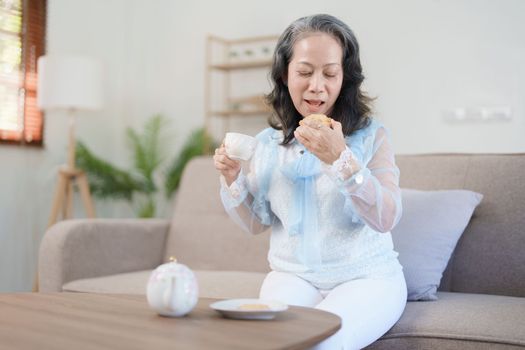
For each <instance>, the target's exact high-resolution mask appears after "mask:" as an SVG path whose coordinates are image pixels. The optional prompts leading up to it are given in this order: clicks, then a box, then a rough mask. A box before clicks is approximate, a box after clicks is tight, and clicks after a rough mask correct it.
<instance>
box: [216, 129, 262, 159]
mask: <svg viewBox="0 0 525 350" xmlns="http://www.w3.org/2000/svg"><path fill="white" fill-rule="evenodd" d="M256 145H257V139H256V138H255V137H253V136H249V135H245V134H239V133H237V132H228V133H226V137H225V138H224V147H226V153H227V154H228V157H230V158H231V159H235V160H249V159H250V158H251V157H252V155H253V152H254V151H255V146H256Z"/></svg>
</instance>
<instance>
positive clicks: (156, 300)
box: [147, 258, 199, 317]
mask: <svg viewBox="0 0 525 350" xmlns="http://www.w3.org/2000/svg"><path fill="white" fill-rule="evenodd" d="M147 299H148V304H149V306H150V307H151V308H152V309H153V310H155V311H156V312H157V313H159V314H160V315H162V316H170V317H179V316H184V315H186V314H187V313H188V312H190V311H191V310H192V309H193V308H194V307H195V305H196V304H197V301H198V299H199V287H198V285H197V279H196V278H195V275H194V274H193V271H191V270H190V269H189V268H188V267H187V266H186V265H183V264H179V263H177V260H176V259H175V258H170V262H169V263H166V264H162V265H160V266H159V267H157V268H156V269H155V270H153V272H152V273H151V275H150V277H149V280H148V287H147Z"/></svg>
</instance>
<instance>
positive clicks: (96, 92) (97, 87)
mask: <svg viewBox="0 0 525 350" xmlns="http://www.w3.org/2000/svg"><path fill="white" fill-rule="evenodd" d="M37 103H38V107H39V108H41V109H46V110H48V109H78V110H97V109H100V108H101V107H102V67H101V64H100V63H99V62H98V61H96V60H94V59H92V58H89V57H83V56H70V55H67V56H65V55H64V56H63V55H46V56H41V57H39V58H38V101H37Z"/></svg>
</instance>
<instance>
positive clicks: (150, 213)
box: [138, 197, 155, 218]
mask: <svg viewBox="0 0 525 350" xmlns="http://www.w3.org/2000/svg"><path fill="white" fill-rule="evenodd" d="M138 216H139V218H152V217H155V202H154V201H153V198H152V197H148V198H147V200H146V202H144V203H142V204H141V205H140V206H139V210H138Z"/></svg>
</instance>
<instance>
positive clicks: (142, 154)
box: [126, 115, 166, 192]
mask: <svg viewBox="0 0 525 350" xmlns="http://www.w3.org/2000/svg"><path fill="white" fill-rule="evenodd" d="M165 124H166V122H165V120H164V118H163V117H162V116H161V115H155V116H153V117H152V118H151V119H150V120H148V121H147V122H146V124H145V125H144V132H143V133H142V134H141V135H139V134H138V133H137V132H136V131H135V130H133V129H131V128H127V129H126V135H127V138H128V142H129V143H130V144H131V146H132V148H133V163H134V166H135V168H136V169H137V171H138V172H139V173H140V174H141V175H142V176H143V177H144V179H145V181H146V182H147V183H148V187H147V190H148V191H150V192H155V191H156V190H157V188H156V186H155V182H154V180H153V173H154V172H155V170H156V169H157V167H158V166H159V165H160V164H161V163H162V160H163V159H162V156H161V150H160V141H159V134H160V131H161V129H162V127H163V126H164V125H165Z"/></svg>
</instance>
